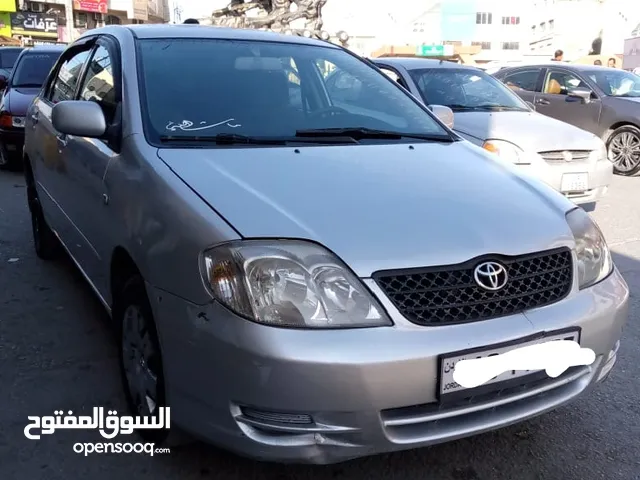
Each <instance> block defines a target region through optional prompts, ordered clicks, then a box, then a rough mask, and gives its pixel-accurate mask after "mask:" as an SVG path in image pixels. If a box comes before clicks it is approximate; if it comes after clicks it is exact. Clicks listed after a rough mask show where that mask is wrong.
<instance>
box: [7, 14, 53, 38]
mask: <svg viewBox="0 0 640 480" xmlns="http://www.w3.org/2000/svg"><path fill="white" fill-rule="evenodd" d="M10 16H11V33H12V35H13V37H14V38H19V39H20V40H21V41H22V42H23V44H25V45H33V44H34V43H35V42H38V41H41V42H57V41H58V20H57V17H56V16H55V15H50V14H46V13H33V12H16V13H12V14H11V15H10Z"/></svg>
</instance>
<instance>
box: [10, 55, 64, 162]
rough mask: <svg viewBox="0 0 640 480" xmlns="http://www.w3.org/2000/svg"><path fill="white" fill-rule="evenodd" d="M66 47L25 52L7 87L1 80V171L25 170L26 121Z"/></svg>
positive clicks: (18, 61)
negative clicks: (23, 165)
mask: <svg viewBox="0 0 640 480" xmlns="http://www.w3.org/2000/svg"><path fill="white" fill-rule="evenodd" d="M63 51H64V47H58V46H46V47H34V48H29V49H25V50H23V51H22V53H21V54H20V55H19V57H18V60H17V61H16V64H15V69H14V70H13V72H12V74H11V76H10V77H9V78H8V80H7V82H6V83H3V81H2V79H0V90H1V91H2V98H1V99H0V169H13V168H16V167H20V166H22V148H23V146H24V117H25V115H26V112H27V108H28V107H29V104H30V103H31V102H32V101H33V99H34V98H35V96H36V95H37V94H38V92H39V91H40V89H41V88H42V84H43V83H44V81H45V79H46V78H47V75H48V74H49V70H51V67H53V65H54V63H55V62H56V60H57V59H58V57H59V56H60V54H61V53H62V52H63Z"/></svg>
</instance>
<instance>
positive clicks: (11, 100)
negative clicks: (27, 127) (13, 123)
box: [5, 88, 40, 117]
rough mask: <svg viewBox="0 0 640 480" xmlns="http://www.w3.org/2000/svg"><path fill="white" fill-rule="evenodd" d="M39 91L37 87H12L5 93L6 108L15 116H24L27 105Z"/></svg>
mask: <svg viewBox="0 0 640 480" xmlns="http://www.w3.org/2000/svg"><path fill="white" fill-rule="evenodd" d="M39 92H40V89H39V88H12V89H11V90H9V91H8V92H7V93H6V94H5V102H6V104H7V105H8V107H9V109H8V110H9V111H10V112H11V114H12V115H14V116H16V117H24V116H25V115H26V114H27V109H28V108H29V105H31V102H32V101H33V99H34V98H35V97H36V95H38V93H39Z"/></svg>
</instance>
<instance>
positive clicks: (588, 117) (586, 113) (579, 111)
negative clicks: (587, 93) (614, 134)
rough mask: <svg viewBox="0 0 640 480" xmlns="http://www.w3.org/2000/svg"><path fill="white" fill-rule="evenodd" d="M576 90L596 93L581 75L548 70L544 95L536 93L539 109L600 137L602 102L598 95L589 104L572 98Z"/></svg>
mask: <svg viewBox="0 0 640 480" xmlns="http://www.w3.org/2000/svg"><path fill="white" fill-rule="evenodd" d="M574 88H582V89H589V90H592V89H591V87H589V85H588V84H587V83H586V82H584V80H582V79H581V78H579V77H578V76H577V75H575V74H573V73H571V72H569V71H567V70H563V69H559V68H550V69H548V70H547V72H546V75H545V78H544V83H543V85H542V92H540V93H538V94H536V98H535V102H534V103H535V106H536V110H537V111H538V112H540V113H542V114H544V115H547V116H549V117H552V118H556V119H558V120H562V121H563V122H567V123H569V124H571V125H575V126H576V127H578V128H581V129H583V130H586V131H588V132H591V133H595V134H598V132H599V127H598V121H599V119H600V108H601V106H602V102H601V101H600V99H599V98H597V96H596V95H595V94H593V95H592V98H591V100H590V101H589V102H588V103H585V101H584V100H583V99H581V98H576V97H571V96H569V92H570V91H571V90H572V89H574Z"/></svg>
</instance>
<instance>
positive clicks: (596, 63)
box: [593, 60, 602, 67]
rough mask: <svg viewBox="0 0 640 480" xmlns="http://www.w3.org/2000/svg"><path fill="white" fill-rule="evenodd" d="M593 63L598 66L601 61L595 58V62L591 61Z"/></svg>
mask: <svg viewBox="0 0 640 480" xmlns="http://www.w3.org/2000/svg"><path fill="white" fill-rule="evenodd" d="M593 64H594V65H598V66H600V67H601V66H602V62H601V61H600V60H596V61H595V62H593Z"/></svg>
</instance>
